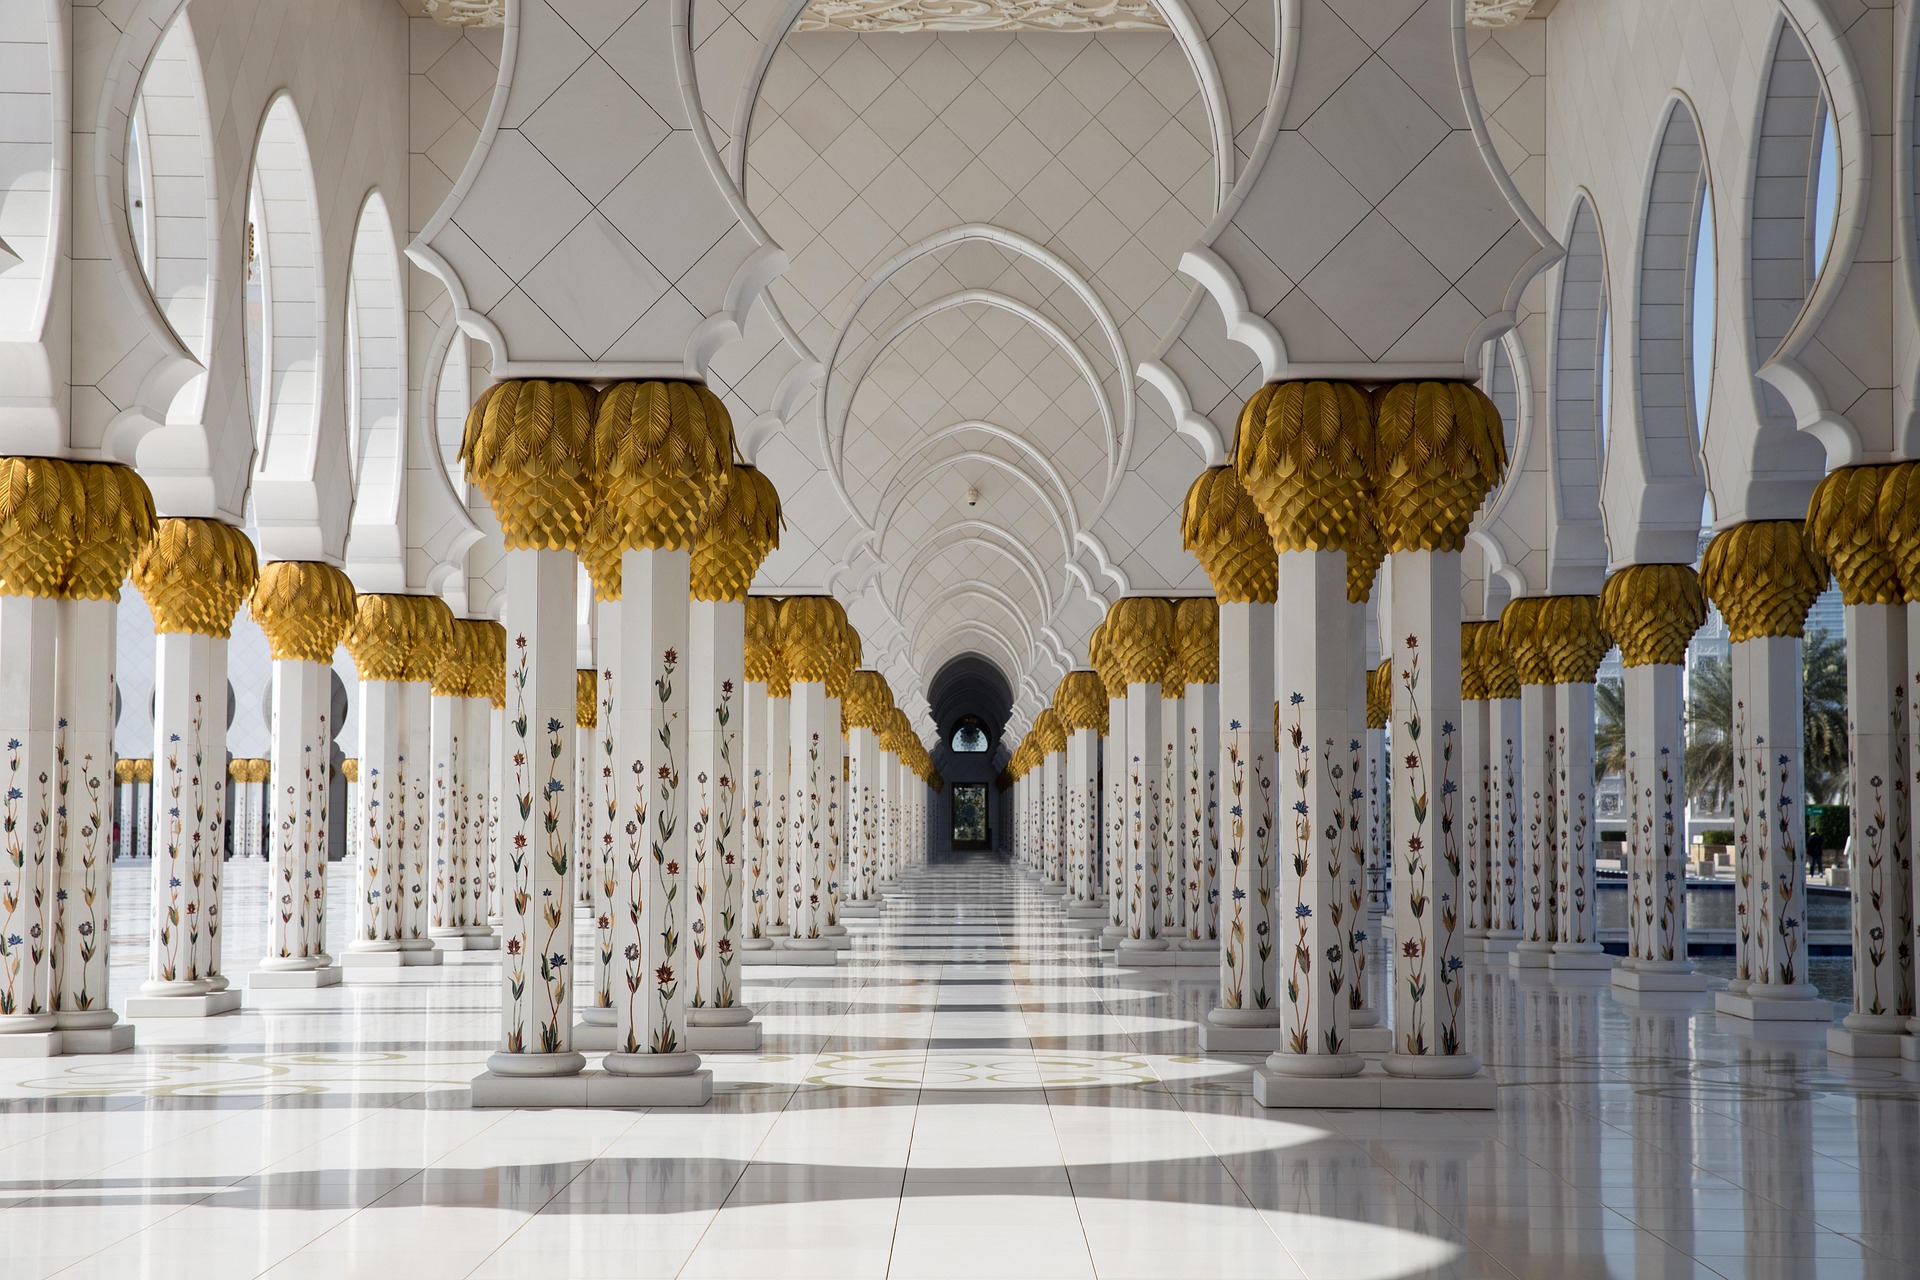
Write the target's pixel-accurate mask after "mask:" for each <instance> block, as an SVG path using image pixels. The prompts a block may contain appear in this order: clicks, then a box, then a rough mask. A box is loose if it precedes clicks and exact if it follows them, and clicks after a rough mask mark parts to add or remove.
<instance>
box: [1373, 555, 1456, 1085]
mask: <svg viewBox="0 0 1920 1280" xmlns="http://www.w3.org/2000/svg"><path fill="white" fill-rule="evenodd" d="M1389 560H1390V563H1391V571H1390V573H1389V575H1388V582H1389V590H1390V592H1391V612H1392V617H1393V632H1394V643H1393V645H1392V648H1391V650H1390V652H1391V660H1392V664H1393V666H1392V697H1393V704H1392V712H1391V714H1390V715H1389V717H1388V723H1389V726H1390V732H1391V734H1392V743H1393V745H1392V758H1393V760H1394V763H1395V764H1396V765H1397V766H1398V767H1397V768H1396V770H1395V772H1394V774H1393V800H1392V806H1393V842H1394V894H1393V935H1394V948H1395V959H1396V964H1395V966H1394V973H1393V981H1394V1000H1393V1017H1394V1023H1393V1052H1392V1053H1390V1054H1389V1055H1388V1056H1387V1058H1386V1060H1385V1063H1384V1065H1385V1067H1386V1069H1387V1070H1388V1071H1389V1072H1391V1073H1393V1074H1397V1075H1419V1076H1434V1075H1441V1076H1448V1075H1461V1076H1466V1075H1472V1074H1474V1073H1476V1072H1477V1071H1478V1070H1479V1062H1478V1060H1477V1059H1475V1058H1473V1057H1472V1056H1471V1055H1469V1054H1468V1053H1467V1052H1466V1048H1465V1045H1464V1043H1463V1042H1462V1039H1461V1026H1460V1005H1461V1001H1462V999H1463V998H1464V996H1465V986H1464V984H1463V982H1462V979H1461V973H1460V971H1461V969H1462V968H1463V967H1464V965H1463V962H1462V960H1461V958H1460V955H1459V951H1460V949H1461V943H1462V937H1461V933H1460V917H1459V913H1460V874H1461V848H1460V794H1459V793H1460V770H1461V766H1460V743H1459V724H1460V553H1459V552H1457V551H1395V552H1393V553H1392V554H1391V556H1390V557H1389Z"/></svg>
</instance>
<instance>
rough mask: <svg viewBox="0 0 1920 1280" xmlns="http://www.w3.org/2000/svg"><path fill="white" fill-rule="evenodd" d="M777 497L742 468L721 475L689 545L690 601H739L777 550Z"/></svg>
mask: <svg viewBox="0 0 1920 1280" xmlns="http://www.w3.org/2000/svg"><path fill="white" fill-rule="evenodd" d="M783 523H784V519H783V517H782V516H781V514H780V491H779V490H778V489H776V488H775V487H774V484H773V481H772V480H770V479H768V478H767V475H766V473H765V472H763V471H760V470H758V469H757V468H754V467H749V466H747V465H745V464H744V463H740V464H735V465H734V466H733V467H732V468H731V469H730V470H729V471H728V473H727V478H726V480H725V482H724V483H723V485H722V487H721V490H720V496H719V498H718V500H717V501H715V503H714V505H713V509H712V510H710V511H709V512H707V518H706V520H705V522H703V523H702V524H701V526H700V532H699V535H698V536H697V537H696V538H695V539H694V543H693V598H694V599H695V600H745V599H746V598H747V589H748V588H749V587H751V586H752V585H753V575H754V574H756V573H758V572H760V566H761V564H762V563H763V562H765V560H766V558H767V557H768V556H769V555H771V554H772V553H773V552H774V551H776V550H778V549H779V546H780V529H781V526H782V524H783Z"/></svg>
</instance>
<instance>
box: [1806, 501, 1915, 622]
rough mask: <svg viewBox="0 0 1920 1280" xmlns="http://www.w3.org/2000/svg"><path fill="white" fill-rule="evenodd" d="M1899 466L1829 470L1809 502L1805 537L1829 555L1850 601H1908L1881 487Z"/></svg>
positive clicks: (1843, 595) (1844, 597)
mask: <svg viewBox="0 0 1920 1280" xmlns="http://www.w3.org/2000/svg"><path fill="white" fill-rule="evenodd" d="M1898 469H1899V468H1898V467H1842V468H1841V469H1840V470H1838V471H1831V472H1828V473H1827V476H1826V478H1825V479H1824V480H1822V481H1821V482H1820V483H1819V484H1818V485H1817V486H1815V488H1814V491H1813V497H1812V498H1811V499H1810V500H1809V501H1808V503H1807V527H1806V537H1807V541H1808V542H1810V543H1812V544H1813V546H1814V547H1815V548H1817V549H1818V550H1819V552H1820V554H1821V555H1822V556H1824V557H1825V558H1826V561H1827V565H1828V566H1829V567H1830V568H1831V569H1832V570H1833V576H1834V577H1835V578H1836V579H1837V580H1838V581H1839V583H1840V598H1841V600H1842V601H1843V602H1844V603H1846V604H1904V603H1905V602H1906V599H1907V596H1906V592H1905V590H1904V587H1903V584H1902V582H1901V577H1900V562H1899V560H1898V559H1897V558H1896V557H1895V555H1894V553H1893V547H1892V546H1891V545H1890V544H1889V542H1888V540H1887V537H1886V531H1885V530H1883V529H1882V527H1881V524H1880V492H1881V490H1882V489H1884V488H1886V487H1887V482H1888V481H1889V480H1890V479H1892V476H1893V473H1894V472H1895V471H1897V470H1898ZM1914 496H1915V497H1920V494H1915V495H1914Z"/></svg>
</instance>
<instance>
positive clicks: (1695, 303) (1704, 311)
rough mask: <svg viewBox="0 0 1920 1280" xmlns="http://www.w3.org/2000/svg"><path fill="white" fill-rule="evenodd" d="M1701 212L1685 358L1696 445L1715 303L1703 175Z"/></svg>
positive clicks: (1708, 191) (1703, 427)
mask: <svg viewBox="0 0 1920 1280" xmlns="http://www.w3.org/2000/svg"><path fill="white" fill-rule="evenodd" d="M1699 203H1700V215H1699V219H1698V221H1696V222H1695V224H1694V229H1693V260H1692V274H1693V280H1692V289H1691V292H1690V298H1689V301H1688V306H1687V327H1688V329H1689V332H1688V334H1687V360H1688V366H1689V367H1688V373H1689V375H1690V377H1689V382H1690V383H1691V386H1692V391H1693V433H1694V441H1695V443H1696V444H1701V443H1704V442H1705V441H1706V438H1707V403H1708V401H1709V400H1710V399H1711V398H1712V395H1713V341H1714V331H1715V325H1716V321H1717V317H1718V312H1717V310H1716V308H1715V306H1714V292H1713V290H1714V257H1713V252H1714V249H1713V189H1712V187H1710V186H1709V185H1708V184H1707V182H1706V179H1705V176H1704V175H1702V178H1701V182H1700V201H1699Z"/></svg>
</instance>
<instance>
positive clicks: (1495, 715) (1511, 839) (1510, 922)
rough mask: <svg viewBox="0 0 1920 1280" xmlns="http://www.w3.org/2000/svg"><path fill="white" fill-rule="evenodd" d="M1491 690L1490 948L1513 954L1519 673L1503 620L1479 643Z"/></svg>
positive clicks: (1517, 885)
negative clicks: (1509, 650) (1509, 653)
mask: <svg viewBox="0 0 1920 1280" xmlns="http://www.w3.org/2000/svg"><path fill="white" fill-rule="evenodd" d="M1475 649H1476V654H1475V656H1476V659H1477V661H1478V664H1479V668H1480V679H1481V680H1482V682H1483V683H1484V684H1485V686H1486V691H1487V792H1486V794H1487V808H1486V814H1487V819H1486V822H1487V844H1488V856H1489V859H1490V865H1491V867H1492V871H1491V873H1490V878H1489V880H1488V885H1489V892H1490V895H1491V903H1490V905H1491V913H1490V916H1489V920H1488V928H1487V942H1486V949H1487V951H1488V952H1490V953H1492V954H1496V955H1503V954H1508V953H1511V952H1512V951H1513V949H1514V948H1515V947H1516V946H1518V945H1519V942H1520V936H1521V935H1520V894H1521V876H1520V846H1521V830H1520V753H1521V749H1522V739H1521V728H1520V723H1521V721H1520V678H1519V676H1518V674H1517V673H1516V672H1515V671H1514V667H1513V662H1512V660H1511V659H1510V658H1509V657H1508V656H1507V650H1506V643H1505V641H1504V640H1503V639H1502V638H1501V634H1500V624H1499V623H1497V622H1496V623H1489V624H1488V625H1487V628H1486V629H1485V630H1483V631H1481V632H1480V633H1479V639H1478V641H1477V643H1476V646H1475Z"/></svg>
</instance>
